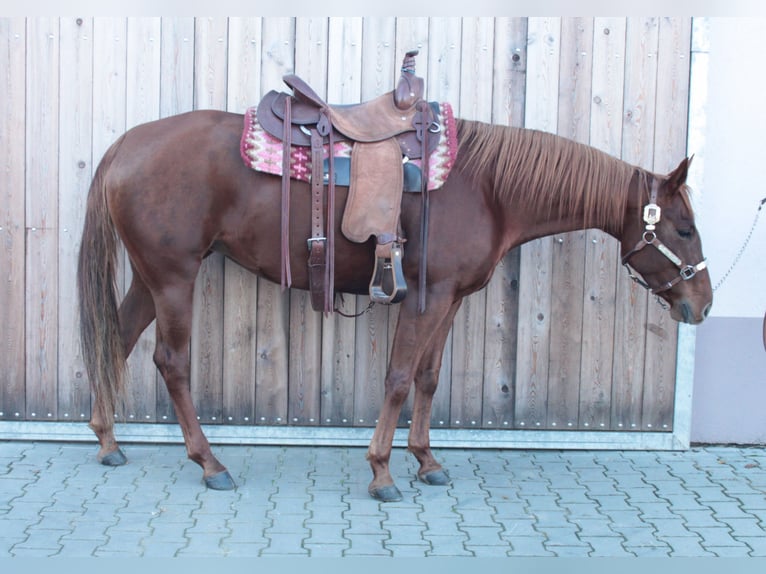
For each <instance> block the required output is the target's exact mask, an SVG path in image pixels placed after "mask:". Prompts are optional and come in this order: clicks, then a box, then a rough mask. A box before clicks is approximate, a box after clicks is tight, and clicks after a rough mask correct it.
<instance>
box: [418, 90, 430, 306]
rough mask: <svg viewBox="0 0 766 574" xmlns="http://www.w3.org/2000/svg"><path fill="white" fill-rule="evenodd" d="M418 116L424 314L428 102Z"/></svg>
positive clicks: (420, 293) (421, 104) (421, 301)
mask: <svg viewBox="0 0 766 574" xmlns="http://www.w3.org/2000/svg"><path fill="white" fill-rule="evenodd" d="M417 107H418V116H417V119H416V122H417V127H416V129H417V133H418V139H420V145H421V156H420V158H421V159H420V162H421V165H420V171H421V179H420V192H421V193H420V268H419V269H418V312H419V313H421V314H422V313H425V312H426V275H427V272H428V220H429V197H428V163H429V157H428V134H429V131H428V128H429V124H430V122H429V121H428V117H429V115H428V110H429V107H428V102H425V101H421V102H418V104H417Z"/></svg>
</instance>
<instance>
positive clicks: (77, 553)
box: [55, 540, 103, 558]
mask: <svg viewBox="0 0 766 574" xmlns="http://www.w3.org/2000/svg"><path fill="white" fill-rule="evenodd" d="M102 544H103V543H102V542H100V541H98V540H69V541H67V542H66V543H64V544H63V545H62V546H61V550H60V551H59V552H58V553H57V554H56V555H55V556H56V558H90V557H95V556H96V553H97V552H98V549H99V548H100V547H101V545H102Z"/></svg>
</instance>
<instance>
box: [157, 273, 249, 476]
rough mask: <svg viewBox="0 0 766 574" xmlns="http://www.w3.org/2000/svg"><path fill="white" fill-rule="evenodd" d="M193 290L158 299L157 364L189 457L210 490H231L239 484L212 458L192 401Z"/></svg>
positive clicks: (173, 291) (191, 287)
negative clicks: (197, 466)
mask: <svg viewBox="0 0 766 574" xmlns="http://www.w3.org/2000/svg"><path fill="white" fill-rule="evenodd" d="M193 290H194V284H193V283H191V284H190V285H189V287H188V288H187V289H179V288H171V289H166V290H164V291H163V294H162V295H161V296H159V297H157V298H156V299H155V303H156V309H157V347H156V349H155V353H154V362H155V363H156V365H157V368H158V369H159V370H160V373H161V374H162V377H163V378H164V379H165V385H166V386H167V388H168V392H169V394H170V398H171V399H172V401H173V407H174V409H175V412H176V416H177V417H178V423H179V425H180V426H181V431H182V432H183V437H184V443H185V444H186V452H187V455H188V456H189V458H190V459H191V460H193V461H194V462H196V463H197V464H198V465H200V466H201V467H202V470H203V475H202V477H203V479H204V481H205V484H206V485H207V486H208V488H212V489H215V490H231V489H233V488H235V487H236V484H235V483H234V480H233V479H232V477H231V475H230V474H229V472H228V471H227V470H226V467H224V466H223V465H222V464H221V463H220V462H219V461H218V459H217V458H216V457H215V456H214V455H213V452H212V450H211V449H210V443H209V442H208V440H207V438H206V437H205V434H204V433H203V432H202V427H201V426H200V423H199V420H198V419H197V411H196V410H195V408H194V404H193V402H192V398H191V392H190V385H189V381H190V373H191V365H190V350H189V349H190V347H189V341H190V339H191V316H192V296H193Z"/></svg>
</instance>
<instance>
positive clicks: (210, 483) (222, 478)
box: [205, 470, 237, 490]
mask: <svg viewBox="0 0 766 574" xmlns="http://www.w3.org/2000/svg"><path fill="white" fill-rule="evenodd" d="M205 485H206V486H207V487H208V488H212V489H213V490H234V489H235V488H237V484H236V483H235V482H234V479H233V478H232V477H231V475H230V474H229V471H228V470H222V471H221V472H219V473H218V474H214V475H212V476H208V477H205Z"/></svg>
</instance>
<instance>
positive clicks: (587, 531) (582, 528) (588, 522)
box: [574, 518, 617, 540]
mask: <svg viewBox="0 0 766 574" xmlns="http://www.w3.org/2000/svg"><path fill="white" fill-rule="evenodd" d="M574 522H575V524H576V525H577V528H578V529H579V531H578V532H577V536H578V537H579V538H580V539H581V540H586V539H590V538H592V537H609V538H613V537H616V536H617V533H616V532H615V531H614V530H612V529H611V528H610V526H609V524H610V523H609V521H608V520H605V519H604V518H578V519H577V520H574Z"/></svg>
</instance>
